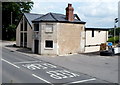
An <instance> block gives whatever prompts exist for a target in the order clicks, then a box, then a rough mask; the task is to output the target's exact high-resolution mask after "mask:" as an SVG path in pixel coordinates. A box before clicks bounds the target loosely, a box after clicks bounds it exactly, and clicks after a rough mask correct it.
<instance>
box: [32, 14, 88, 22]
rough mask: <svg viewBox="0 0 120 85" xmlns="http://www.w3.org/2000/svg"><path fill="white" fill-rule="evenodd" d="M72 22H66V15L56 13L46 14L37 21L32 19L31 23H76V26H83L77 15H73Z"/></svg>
mask: <svg viewBox="0 0 120 85" xmlns="http://www.w3.org/2000/svg"><path fill="white" fill-rule="evenodd" d="M74 17H75V19H74V21H68V20H67V19H66V15H63V14H58V13H47V14H45V15H43V16H41V17H39V18H37V19H34V20H33V21H32V22H64V23H78V24H85V23H86V22H83V21H81V20H80V18H79V17H78V16H77V14H74Z"/></svg>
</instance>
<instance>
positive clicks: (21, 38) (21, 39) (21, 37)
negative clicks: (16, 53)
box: [20, 33, 23, 46]
mask: <svg viewBox="0 0 120 85" xmlns="http://www.w3.org/2000/svg"><path fill="white" fill-rule="evenodd" d="M20 46H23V33H21V34H20Z"/></svg>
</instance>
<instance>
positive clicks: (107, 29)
mask: <svg viewBox="0 0 120 85" xmlns="http://www.w3.org/2000/svg"><path fill="white" fill-rule="evenodd" d="M110 29H112V28H85V30H110Z"/></svg>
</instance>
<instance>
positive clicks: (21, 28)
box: [20, 19, 23, 31]
mask: <svg viewBox="0 0 120 85" xmlns="http://www.w3.org/2000/svg"><path fill="white" fill-rule="evenodd" d="M20 30H21V31H23V19H22V20H21V24H20Z"/></svg>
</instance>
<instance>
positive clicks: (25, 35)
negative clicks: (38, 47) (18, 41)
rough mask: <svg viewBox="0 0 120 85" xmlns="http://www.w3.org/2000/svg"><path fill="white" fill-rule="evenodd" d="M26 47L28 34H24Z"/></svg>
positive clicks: (25, 45)
mask: <svg viewBox="0 0 120 85" xmlns="http://www.w3.org/2000/svg"><path fill="white" fill-rule="evenodd" d="M24 47H27V33H24Z"/></svg>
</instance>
